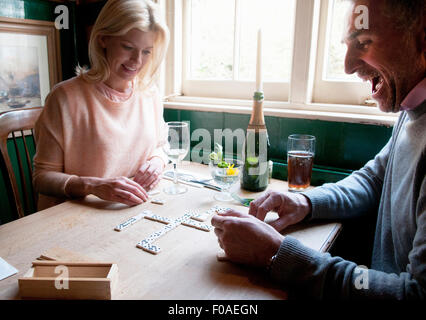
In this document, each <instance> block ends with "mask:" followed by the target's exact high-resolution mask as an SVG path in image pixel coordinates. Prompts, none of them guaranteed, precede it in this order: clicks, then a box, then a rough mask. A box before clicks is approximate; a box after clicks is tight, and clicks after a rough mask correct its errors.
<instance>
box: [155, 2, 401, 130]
mask: <svg viewBox="0 0 426 320" xmlns="http://www.w3.org/2000/svg"><path fill="white" fill-rule="evenodd" d="M329 1H331V0H304V1H296V6H295V10H296V13H295V24H294V28H293V30H294V35H296V34H297V37H295V36H293V61H292V71H291V77H290V83H289V84H288V98H287V99H282V98H280V97H277V96H276V95H274V94H273V93H272V94H269V95H268V94H267V91H266V89H267V85H271V86H274V85H276V86H277V87H279V85H282V84H283V83H266V84H264V87H265V101H264V108H265V110H264V111H265V115H266V116H278V117H291V118H305V119H319V120H327V121H343V122H353V123H368V124H375V125H386V126H393V124H394V123H395V122H396V120H397V118H398V114H385V113H383V112H381V111H380V110H379V109H378V108H377V107H372V106H366V105H360V104H354V103H352V104H343V103H337V101H335V100H332V99H331V100H330V101H326V102H317V101H316V100H317V99H315V96H314V90H315V86H316V83H315V80H316V79H315V78H316V76H317V74H318V68H319V67H318V64H319V63H320V61H319V60H320V59H321V60H322V61H324V59H323V54H322V55H321V54H319V50H320V49H324V47H325V39H322V38H321V37H320V34H319V33H320V28H321V23H320V22H321V21H320V20H321V19H320V18H321V17H320V15H321V12H324V11H323V10H324V9H323V8H324V6H325V5H327V8H328V2H329ZM159 2H160V4H161V5H162V7H163V8H164V12H166V22H167V25H168V26H169V29H170V45H169V49H168V54H167V56H166V60H165V63H164V66H163V76H162V81H161V89H162V93H163V94H164V97H165V102H164V105H165V107H166V108H170V109H185V110H198V111H213V112H230V113H242V114H250V113H251V105H252V94H253V92H254V86H255V83H254V81H253V82H246V83H244V81H234V83H232V84H231V83H230V82H232V81H211V82H212V84H214V85H215V86H220V85H227V86H232V87H233V89H235V90H236V92H239V98H238V97H237V98H236V97H235V96H233V95H226V94H223V93H222V96H221V97H215V98H213V97H211V96H212V94H209V93H210V92H211V91H210V90H209V89H210V88H208V89H201V88H198V89H200V91H199V92H200V94H193V95H184V94H183V92H185V90H184V86H185V84H184V78H183V70H184V68H186V65H185V63H184V60H185V59H184V56H183V55H184V46H185V45H187V43H186V42H185V36H184V31H185V26H184V25H185V24H184V14H185V13H184V2H186V0H159ZM325 2H326V3H325ZM321 9H323V10H321ZM327 12H328V9H327ZM323 38H324V37H323ZM321 41H323V44H322V45H321V43H320V42H321ZM317 61H318V63H317ZM320 71H321V76H322V69H321V70H320ZM213 82H214V83H213ZM333 82H334V81H333ZM247 83H249V84H251V85H252V90H248V91H247V89H246V87H245V86H244V84H245V85H247ZM192 85H194V84H192ZM203 90H204V91H203ZM207 91H208V92H207Z"/></svg>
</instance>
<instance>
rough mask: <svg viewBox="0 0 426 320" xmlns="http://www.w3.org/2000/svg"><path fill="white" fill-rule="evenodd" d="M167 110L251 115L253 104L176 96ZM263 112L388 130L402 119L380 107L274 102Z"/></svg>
mask: <svg viewBox="0 0 426 320" xmlns="http://www.w3.org/2000/svg"><path fill="white" fill-rule="evenodd" d="M164 107H165V108H169V109H179V110H194V111H209V112H227V113H237V114H251V111H252V101H250V100H232V99H210V98H198V97H186V96H176V97H168V98H166V101H165V102H164ZM263 111H264V114H265V116H274V117H282V118H297V119H309V120H323V121H335V122H349V123H361V124H373V125H384V126H388V127H391V126H393V125H394V124H395V122H396V120H397V119H398V115H399V114H393V113H384V112H381V111H380V110H379V109H378V108H377V107H363V106H348V105H331V104H319V103H313V104H305V105H304V104H295V103H284V102H274V101H265V102H264V108H263Z"/></svg>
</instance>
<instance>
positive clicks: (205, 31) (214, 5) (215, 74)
mask: <svg viewBox="0 0 426 320" xmlns="http://www.w3.org/2000/svg"><path fill="white" fill-rule="evenodd" d="M234 12H235V1H234V0H191V35H190V38H191V53H190V54H191V62H190V66H191V67H190V77H191V78H192V79H198V80H207V79H221V80H231V79H232V75H233V70H232V68H233V52H234Z"/></svg>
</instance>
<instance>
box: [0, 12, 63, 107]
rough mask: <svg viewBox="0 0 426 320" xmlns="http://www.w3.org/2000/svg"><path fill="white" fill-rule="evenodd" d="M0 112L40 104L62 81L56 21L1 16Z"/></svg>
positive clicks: (42, 103) (41, 104)
mask: <svg viewBox="0 0 426 320" xmlns="http://www.w3.org/2000/svg"><path fill="white" fill-rule="evenodd" d="M0 61H1V63H0V113H2V112H7V111H11V110H16V109H20V108H31V107H38V106H43V105H44V102H45V99H46V96H47V95H48V93H49V92H50V90H51V89H52V88H53V86H54V85H55V84H57V83H58V82H60V81H61V80H62V72H61V56H60V37H59V30H58V29H56V28H55V23H54V22H50V21H39V20H30V19H15V18H7V17H0Z"/></svg>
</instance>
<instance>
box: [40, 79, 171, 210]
mask: <svg viewBox="0 0 426 320" xmlns="http://www.w3.org/2000/svg"><path fill="white" fill-rule="evenodd" d="M99 89H100V87H99V85H98V86H96V85H94V84H90V83H87V82H86V81H85V80H83V79H82V78H81V77H74V78H72V79H70V80H67V81H64V82H61V83H60V84H58V85H56V86H55V87H54V88H53V90H52V91H51V93H50V94H49V95H48V97H47V99H46V104H45V107H44V109H43V112H42V114H41V116H40V118H39V119H38V121H37V123H36V126H35V140H36V146H37V152H36V154H35V156H34V175H33V182H34V186H35V188H36V190H37V191H38V192H39V193H40V196H39V201H38V210H42V209H45V208H48V207H51V206H53V205H55V204H58V203H60V202H63V201H65V200H66V194H65V187H66V184H67V182H68V180H69V179H70V178H71V177H72V176H73V175H76V176H90V177H103V178H113V177H119V176H126V177H132V176H134V174H135V173H136V171H137V170H138V169H139V168H140V167H141V166H142V164H143V163H145V162H146V161H147V160H149V159H151V158H153V157H156V156H158V157H161V158H162V159H163V160H164V162H165V163H167V162H166V161H167V157H166V156H165V154H164V153H163V151H162V145H163V144H164V142H165V141H166V139H167V131H166V126H165V123H164V119H163V105H162V102H161V99H160V95H159V92H158V90H157V89H155V88H151V89H148V90H145V91H144V92H141V91H138V90H137V89H135V90H133V93H132V94H130V96H129V97H128V98H127V99H123V98H122V97H118V100H124V101H121V102H119V101H116V100H115V101H113V100H111V96H110V95H109V98H108V97H107V96H105V91H104V90H102V91H104V94H103V93H102V92H101V90H99ZM120 98H121V99H120Z"/></svg>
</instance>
